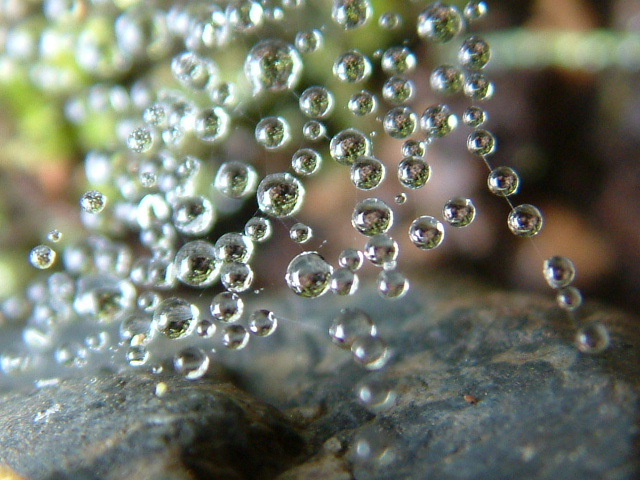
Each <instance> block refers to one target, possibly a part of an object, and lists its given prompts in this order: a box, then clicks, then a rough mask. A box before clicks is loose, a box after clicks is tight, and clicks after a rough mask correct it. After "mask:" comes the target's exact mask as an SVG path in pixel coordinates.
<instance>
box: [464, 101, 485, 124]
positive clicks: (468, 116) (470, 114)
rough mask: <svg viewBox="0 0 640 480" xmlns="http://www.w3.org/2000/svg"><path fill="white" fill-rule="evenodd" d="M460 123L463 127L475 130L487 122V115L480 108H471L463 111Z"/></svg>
mask: <svg viewBox="0 0 640 480" xmlns="http://www.w3.org/2000/svg"><path fill="white" fill-rule="evenodd" d="M462 121H463V122H464V124H465V125H467V126H469V127H472V128H476V127H479V126H480V125H482V124H483V123H485V122H486V121H487V113H486V112H485V111H484V110H483V109H482V108H480V107H476V106H471V107H469V108H467V109H466V110H465V111H464V113H463V115H462Z"/></svg>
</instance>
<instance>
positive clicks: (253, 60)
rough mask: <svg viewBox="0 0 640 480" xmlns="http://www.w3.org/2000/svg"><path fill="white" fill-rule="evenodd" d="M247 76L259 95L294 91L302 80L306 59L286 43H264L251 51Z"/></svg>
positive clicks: (266, 41) (255, 46)
mask: <svg viewBox="0 0 640 480" xmlns="http://www.w3.org/2000/svg"><path fill="white" fill-rule="evenodd" d="M244 72H245V75H246V77H247V79H248V80H249V82H250V83H251V84H252V85H253V89H254V92H255V93H260V92H263V91H267V92H281V91H284V90H291V89H292V88H294V87H295V86H296V85H297V84H298V82H299V80H300V77H301V76H302V59H301V58H300V54H299V53H298V51H297V50H296V49H295V48H294V47H293V46H292V45H290V44H288V43H286V42H284V41H282V40H277V39H267V40H262V41H260V42H258V43H257V44H256V45H254V47H253V48H252V49H251V50H250V51H249V54H248V55H247V58H246V60H245V63H244Z"/></svg>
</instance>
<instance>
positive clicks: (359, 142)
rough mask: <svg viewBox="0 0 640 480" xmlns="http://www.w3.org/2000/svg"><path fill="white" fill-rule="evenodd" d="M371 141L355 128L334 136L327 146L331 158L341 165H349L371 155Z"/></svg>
mask: <svg viewBox="0 0 640 480" xmlns="http://www.w3.org/2000/svg"><path fill="white" fill-rule="evenodd" d="M371 150H372V145H371V140H370V139H369V137H367V136H366V135H365V134H364V133H362V132H361V131H359V130H356V129H355V128H347V129H345V130H342V131H341V132H339V133H337V134H336V135H334V137H333V138H332V139H331V143H330V145H329V151H330V153H331V157H332V158H333V159H334V160H335V161H336V162H338V163H340V164H342V165H351V164H352V163H353V162H355V161H356V159H357V158H359V157H362V156H369V155H371Z"/></svg>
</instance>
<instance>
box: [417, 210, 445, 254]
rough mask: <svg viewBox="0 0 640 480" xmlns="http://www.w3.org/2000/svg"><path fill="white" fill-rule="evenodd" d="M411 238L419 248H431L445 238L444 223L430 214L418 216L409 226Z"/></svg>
mask: <svg viewBox="0 0 640 480" xmlns="http://www.w3.org/2000/svg"><path fill="white" fill-rule="evenodd" d="M409 238H410V239H411V242H412V243H413V244H414V245H415V246H416V247H418V248H419V249H421V250H431V249H433V248H436V247H438V246H439V245H440V244H441V243H442V241H443V240H444V225H442V223H441V222H440V221H438V220H437V219H436V218H434V217H431V216H429V215H424V216H422V217H418V218H416V219H415V220H414V221H413V222H412V223H411V226H410V227H409Z"/></svg>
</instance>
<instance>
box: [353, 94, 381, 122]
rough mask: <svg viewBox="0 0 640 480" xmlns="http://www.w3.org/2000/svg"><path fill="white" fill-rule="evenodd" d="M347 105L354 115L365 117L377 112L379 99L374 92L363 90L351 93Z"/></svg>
mask: <svg viewBox="0 0 640 480" xmlns="http://www.w3.org/2000/svg"><path fill="white" fill-rule="evenodd" d="M347 107H348V108H349V110H350V111H351V113H353V114H354V115H356V116H358V117H363V116H365V115H370V114H371V113H373V112H375V110H376V109H377V108H378V100H377V99H376V97H375V95H373V94H372V93H370V92H368V91H366V90H361V91H359V92H358V93H354V94H353V95H351V97H350V98H349V103H348V104H347Z"/></svg>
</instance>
